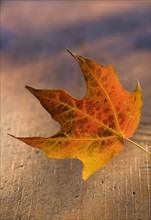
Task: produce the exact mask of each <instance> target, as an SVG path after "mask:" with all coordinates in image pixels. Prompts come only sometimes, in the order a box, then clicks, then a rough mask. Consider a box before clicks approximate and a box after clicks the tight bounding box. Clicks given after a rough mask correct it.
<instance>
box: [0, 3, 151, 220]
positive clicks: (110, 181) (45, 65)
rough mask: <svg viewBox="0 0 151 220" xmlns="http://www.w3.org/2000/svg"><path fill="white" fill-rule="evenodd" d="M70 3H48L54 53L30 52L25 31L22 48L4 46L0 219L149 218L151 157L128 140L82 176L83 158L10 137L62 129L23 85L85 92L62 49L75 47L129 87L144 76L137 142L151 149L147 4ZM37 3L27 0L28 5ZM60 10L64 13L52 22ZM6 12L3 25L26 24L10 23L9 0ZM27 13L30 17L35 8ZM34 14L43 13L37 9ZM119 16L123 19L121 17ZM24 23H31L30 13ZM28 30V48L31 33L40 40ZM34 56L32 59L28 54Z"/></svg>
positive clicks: (76, 93)
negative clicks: (53, 153) (50, 154)
mask: <svg viewBox="0 0 151 220" xmlns="http://www.w3.org/2000/svg"><path fill="white" fill-rule="evenodd" d="M15 4H17V3H15ZM15 4H14V6H12V5H10V6H11V7H14V8H13V10H15V7H19V6H17V5H16V6H15ZM21 4H22V3H20V8H19V10H16V11H15V13H16V16H17V15H18V17H17V18H18V20H17V21H19V18H20V17H19V16H20V15H19V14H22V16H25V18H26V16H27V14H26V15H24V10H23V7H22V5H21ZM36 4H38V2H36ZM73 4H74V7H73V5H72V6H71V4H69V2H64V4H63V3H62V4H61V6H60V5H59V4H58V3H55V4H50V5H49V7H50V11H51V13H52V14H51V17H49V16H50V15H49V16H48V17H47V19H48V18H49V19H52V23H54V24H53V25H52V26H51V23H50V24H49V25H50V27H49V28H50V32H48V36H47V39H48V41H47V43H46V45H47V46H48V45H50V47H49V50H50V53H49V52H47V51H46V53H45V55H44V56H42V55H39V56H38V55H35V52H34V53H32V50H34V51H36V48H35V47H34V46H33V48H32V50H31V52H30V51H29V52H28V50H27V51H26V47H27V49H30V48H28V43H29V42H28V41H27V39H26V34H25V35H24V34H23V35H22V36H21V37H20V40H21V41H23V42H24V44H25V45H24V47H23V43H22V44H20V45H19V43H18V44H17V45H19V46H18V47H15V48H16V49H14V50H12V51H11V49H10V50H7V51H3V52H2V66H1V70H2V71H1V73H2V83H1V92H2V96H1V128H2V130H1V218H0V219H1V220H50V219H51V220H150V219H151V158H149V156H148V155H146V154H145V153H144V152H142V151H141V150H140V149H138V148H136V147H135V146H132V145H130V144H129V143H125V148H124V150H123V151H122V153H121V154H120V155H119V156H117V157H115V158H114V159H113V160H112V161H111V162H110V163H109V164H108V165H107V166H106V167H104V168H103V169H101V170H100V171H98V172H97V173H95V174H94V175H92V176H91V177H90V178H89V179H88V180H87V181H83V180H82V178H81V170H82V164H81V162H80V161H78V160H75V159H66V160H53V159H52V160H50V159H47V158H45V155H44V153H43V152H41V151H39V150H35V149H32V148H31V147H29V146H27V145H25V144H23V143H21V142H19V141H17V140H15V139H13V138H11V137H9V136H8V135H7V133H11V134H13V135H16V136H45V137H47V136H49V135H52V134H54V133H55V132H56V131H57V130H58V128H59V125H58V124H57V123H56V122H54V121H53V120H52V119H51V117H50V116H49V114H48V113H47V112H46V111H45V110H44V109H43V108H42V107H41V106H40V105H39V103H38V102H37V100H36V99H35V98H34V97H32V95H31V94H30V93H29V92H28V91H26V90H25V89H24V86H25V85H26V84H28V85H29V86H30V85H31V86H33V87H35V88H43V89H49V88H50V89H54V88H61V89H66V90H67V91H68V92H70V94H72V95H73V96H75V97H77V98H82V97H83V96H84V95H85V91H86V90H85V89H86V87H85V82H84V79H83V76H82V74H81V72H80V70H79V67H78V64H77V63H76V62H75V61H74V60H73V59H72V58H71V57H70V55H68V54H67V53H66V51H65V48H66V47H71V49H72V50H73V51H75V52H76V53H79V54H81V55H85V56H87V57H90V58H92V59H96V60H98V61H99V62H100V63H102V64H104V65H105V64H108V63H112V64H113V65H114V66H115V67H116V69H117V72H118V73H119V78H120V80H121V81H122V83H123V84H124V86H125V87H126V88H127V89H129V90H132V89H134V88H135V85H136V84H135V82H136V79H137V78H138V79H139V81H140V84H141V86H142V91H143V98H144V107H143V114H142V120H141V123H140V126H139V128H138V130H137V132H136V134H135V135H134V137H133V138H132V140H134V141H136V142H137V143H139V144H141V145H142V146H144V147H145V148H146V149H148V150H149V151H151V117H150V116H151V115H150V101H149V100H150V98H151V95H150V61H149V59H150V50H149V48H148V47H146V46H144V45H146V44H145V42H146V36H148V30H149V21H148V17H147V16H149V10H148V8H149V6H148V5H149V3H148V2H144V4H138V5H137V6H136V4H135V3H134V2H133V3H129V5H128V4H125V6H124V5H122V4H120V3H116V4H112V5H110V6H109V5H108V4H101V3H100V2H95V3H93V4H92V2H91V1H90V2H87V5H86V4H85V3H82V2H78V3H73ZM117 5H118V10H117V9H116V8H117V7H116V6H117ZM2 6H3V5H2ZM24 7H26V5H25V3H24ZM32 7H33V8H34V6H33V5H32V4H31V3H30V5H29V8H30V9H32ZM39 7H40V6H39ZM45 7H47V6H46V5H45ZM85 7H86V8H85ZM61 8H62V12H61V14H60V15H59V16H58V17H57V18H56V19H55V18H54V20H53V16H54V17H55V16H56V13H57V11H58V10H61ZM17 9H18V8H17ZM84 9H85V10H84ZM111 9H112V10H111ZM7 10H8V12H7ZM36 10H38V9H36ZM101 10H102V11H103V13H102V15H101ZM68 11H69V14H68V13H67V12H68ZM2 12H3V14H2V18H3V20H2V21H3V24H5V25H6V26H7V23H8V24H9V25H12V27H13V28H14V29H15V27H19V30H22V29H21V28H24V27H25V25H26V23H25V24H22V25H21V26H17V25H16V26H13V25H14V24H13V22H14V20H15V19H16V18H15V17H14V20H12V21H11V22H10V20H9V19H10V18H11V13H13V12H11V10H10V9H9V6H8V4H4V6H3V8H2ZM4 12H5V13H4ZM48 12H49V10H48ZM119 12H121V14H120V13H119ZM7 13H8V15H7ZM4 14H5V15H4ZM57 14H58V13H57ZM13 16H15V15H13ZM28 16H31V11H30V12H29V14H28ZM35 16H37V17H36V18H37V19H38V16H40V15H39V14H38V15H36V14H35ZM120 16H121V17H120ZM31 17H32V16H31ZM70 18H71V19H70ZM119 18H122V19H123V21H121V22H120V19H119ZM45 19H46V18H45ZM124 19H125V20H124ZM22 20H23V21H24V19H22ZM17 21H16V22H17ZM23 21H22V22H23ZM63 21H64V22H63ZM9 22H10V23H9ZM26 22H29V26H30V25H31V24H30V21H28V19H27V20H26ZM34 22H36V19H34ZM55 22H56V23H55ZM59 24H61V25H64V26H59ZM39 25H41V23H40V22H39ZM57 25H58V26H57ZM123 25H124V27H123ZM56 26H57V28H56ZM34 27H35V28H36V26H34ZM37 27H38V26H37ZM41 28H42V27H41ZM59 28H60V29H59ZM99 28H100V29H99ZM98 29H99V30H98ZM27 30H28V29H27ZM145 31H146V32H145ZM36 33H37V32H36ZM77 33H79V35H78V34H77ZM28 34H29V41H30V46H29V47H31V46H32V45H34V37H35V39H37V38H36V34H34V33H32V34H33V38H32V37H31V35H30V32H28ZM57 34H59V36H62V37H61V38H59V39H60V40H61V41H60V40H58V38H57V37H56V38H55V36H58V35H57ZM42 35H44V34H43V32H42ZM67 35H68V36H67ZM54 38H55V39H54ZM45 39H46V38H44V40H45ZM49 39H51V40H50V41H49ZM18 40H19V39H18ZM18 40H17V42H18ZM60 42H61V43H60ZM42 43H44V42H43V39H42V42H41V44H42ZM35 44H36V40H35ZM36 45H37V44H36ZM58 45H59V46H58ZM43 47H45V44H44V45H43ZM19 48H21V49H20V50H19ZM23 48H24V50H23ZM37 48H38V47H37ZM45 49H46V48H45ZM37 50H38V49H37ZM40 51H41V49H40ZM40 51H38V53H40ZM26 53H27V54H26ZM31 53H32V54H31ZM18 54H19V55H18ZM41 54H42V52H41ZM30 55H32V57H33V59H31V58H29V57H30ZM28 56H29V57H28Z"/></svg>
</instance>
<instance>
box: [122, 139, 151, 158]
mask: <svg viewBox="0 0 151 220" xmlns="http://www.w3.org/2000/svg"><path fill="white" fill-rule="evenodd" d="M124 139H125V140H126V141H128V142H130V143H131V144H134V145H135V146H137V147H138V148H140V149H141V150H143V151H144V152H145V153H147V154H148V155H149V156H151V153H150V152H149V151H148V150H146V149H144V148H143V147H141V146H140V145H139V144H137V143H135V142H134V141H132V140H131V139H129V138H124Z"/></svg>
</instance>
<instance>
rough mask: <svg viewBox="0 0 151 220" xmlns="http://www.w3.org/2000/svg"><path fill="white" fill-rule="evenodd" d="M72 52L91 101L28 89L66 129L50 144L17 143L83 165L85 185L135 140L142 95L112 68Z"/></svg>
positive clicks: (34, 139) (49, 140)
mask: <svg viewBox="0 0 151 220" xmlns="http://www.w3.org/2000/svg"><path fill="white" fill-rule="evenodd" d="M68 52H69V53H70V54H71V55H72V56H73V57H74V58H75V59H76V60H77V61H78V63H79V65H80V67H81V70H82V72H83V75H84V78H85V81H86V84H87V94H86V96H85V97H84V98H83V99H81V100H78V99H76V98H74V97H72V96H70V95H69V94H68V93H67V92H65V91H63V90H39V89H34V88H31V87H29V86H26V88H27V89H28V90H29V91H30V92H31V93H32V94H33V95H34V96H35V97H36V98H37V99H38V100H39V101H40V103H41V105H42V106H43V107H44V108H45V109H46V110H47V111H48V112H49V113H50V114H51V116H52V118H53V119H54V120H56V121H57V122H59V123H60V125H61V129H60V131H58V132H57V133H56V134H55V135H53V136H51V137H48V138H41V137H31V138H18V139H19V140H21V141H23V142H25V143H26V144H28V145H31V146H32V147H35V148H39V149H41V150H43V151H45V152H46V155H47V157H48V158H56V159H64V158H77V159H79V160H80V161H82V163H83V179H84V180H86V179H87V178H88V177H89V176H90V175H91V174H93V173H94V172H96V171H97V170H99V169H100V168H101V167H103V166H104V165H106V164H107V163H108V162H109V161H110V160H111V159H112V157H113V156H115V155H117V154H118V153H119V152H120V151H121V150H122V149H123V145H124V140H129V139H128V138H129V137H131V136H132V135H133V134H134V132H135V130H136V128H137V126H138V124H139V121H140V116H141V110H142V92H141V89H140V86H139V83H138V84H137V87H136V89H135V90H134V92H128V91H126V90H125V89H124V88H123V86H122V85H121V84H120V82H119V80H118V77H117V74H116V71H115V69H114V68H113V66H111V65H107V66H102V65H100V64H98V63H97V62H95V61H93V60H90V59H87V58H84V57H82V56H78V55H76V54H74V53H72V52H71V51H69V50H68ZM130 142H132V141H130ZM136 145H137V144H136Z"/></svg>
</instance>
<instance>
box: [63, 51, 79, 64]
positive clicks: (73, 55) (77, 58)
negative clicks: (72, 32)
mask: <svg viewBox="0 0 151 220" xmlns="http://www.w3.org/2000/svg"><path fill="white" fill-rule="evenodd" d="M66 50H67V51H68V53H70V55H71V56H72V57H74V58H75V59H76V60H77V61H78V62H79V56H78V55H77V54H75V53H74V52H72V51H71V50H69V49H68V48H67V49H66Z"/></svg>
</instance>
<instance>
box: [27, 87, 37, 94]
mask: <svg viewBox="0 0 151 220" xmlns="http://www.w3.org/2000/svg"><path fill="white" fill-rule="evenodd" d="M25 89H27V90H28V91H29V92H31V93H32V94H33V95H35V91H36V89H34V88H32V87H30V86H27V85H26V86H25Z"/></svg>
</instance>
